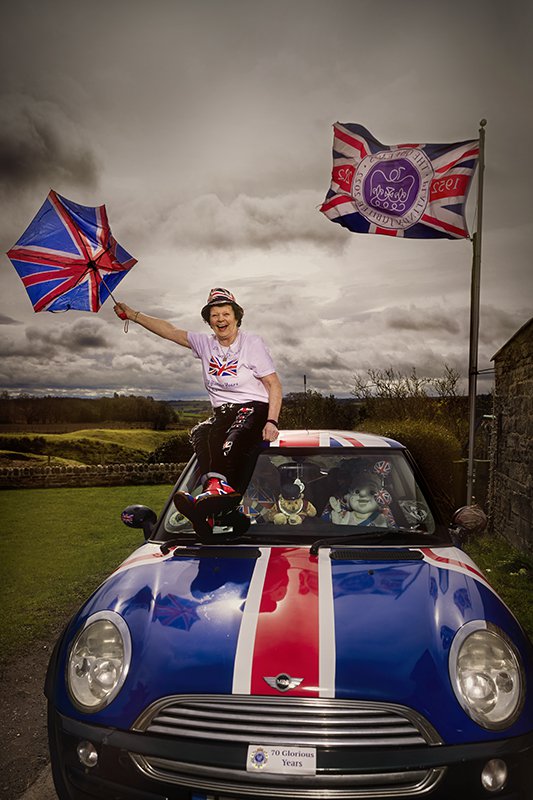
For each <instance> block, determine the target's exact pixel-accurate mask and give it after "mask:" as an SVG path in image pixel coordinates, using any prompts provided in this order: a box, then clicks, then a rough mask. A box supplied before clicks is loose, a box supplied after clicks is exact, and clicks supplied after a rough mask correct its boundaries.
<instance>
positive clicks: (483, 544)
mask: <svg viewBox="0 0 533 800" xmlns="http://www.w3.org/2000/svg"><path fill="white" fill-rule="evenodd" d="M464 549H465V551H466V552H467V553H468V555H469V556H470V557H471V558H473V559H474V561H475V562H476V564H477V565H478V567H479V568H480V569H481V570H482V571H483V572H484V573H485V575H486V577H487V580H488V581H489V583H490V584H491V586H493V587H494V588H495V589H496V591H497V592H498V594H499V595H500V597H501V598H502V599H503V600H504V601H505V603H507V605H508V606H509V608H510V609H511V611H512V612H513V614H514V615H515V616H516V617H518V619H519V621H520V623H521V624H522V627H523V628H524V629H525V630H526V631H527V633H528V634H529V637H530V639H531V640H533V558H531V557H529V556H525V555H524V554H523V553H520V552H519V551H518V550H515V549H514V548H513V547H510V545H509V544H508V543H507V542H506V540H505V539H503V538H502V537H501V536H489V535H488V534H485V535H484V536H477V537H473V538H472V540H471V541H470V542H468V543H467V544H465V546H464Z"/></svg>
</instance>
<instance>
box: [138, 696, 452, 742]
mask: <svg viewBox="0 0 533 800" xmlns="http://www.w3.org/2000/svg"><path fill="white" fill-rule="evenodd" d="M133 727H134V730H137V731H145V732H147V733H152V734H158V735H165V736H172V737H180V738H186V739H206V740H215V741H229V742H235V743H238V742H241V743H249V742H260V743H261V744H278V743H279V742H283V743H284V744H286V745H300V746H304V745H305V746H310V747H317V748H319V747H343V748H344V747H351V748H359V747H400V746H401V747H405V746H408V745H415V746H416V745H418V746H420V745H426V744H439V743H441V740H440V738H439V736H438V735H437V733H436V731H435V730H434V729H433V728H432V727H431V726H430V725H429V724H428V723H427V721H426V720H425V719H424V718H423V717H421V716H420V715H418V714H417V713H416V712H414V711H413V710H412V709H409V708H405V707H403V706H396V705H393V704H391V703H373V702H362V701H350V700H329V699H322V698H300V697H298V698H294V697H244V696H237V695H234V696H230V697H221V696H219V695H215V696H212V695H184V696H174V697H167V698H165V699H163V700H159V701H157V702H156V703H154V704H152V705H151V706H150V707H149V708H148V709H147V710H146V711H145V712H144V713H143V714H142V715H141V717H139V719H138V720H137V721H136V723H135V725H134V726H133Z"/></svg>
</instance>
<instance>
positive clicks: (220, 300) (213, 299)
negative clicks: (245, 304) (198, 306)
mask: <svg viewBox="0 0 533 800" xmlns="http://www.w3.org/2000/svg"><path fill="white" fill-rule="evenodd" d="M225 305H230V306H232V307H233V310H234V312H235V316H236V317H237V320H239V321H240V320H241V319H242V316H243V314H244V310H243V309H242V308H241V306H240V305H239V304H238V303H237V301H236V300H235V295H234V294H232V293H231V292H230V291H229V290H228V289H223V288H221V287H220V286H218V287H216V288H215V289H211V291H210V292H209V297H208V298H207V303H206V304H205V306H204V307H203V308H202V317H203V319H205V321H206V322H209V312H210V309H211V307H212V306H225Z"/></svg>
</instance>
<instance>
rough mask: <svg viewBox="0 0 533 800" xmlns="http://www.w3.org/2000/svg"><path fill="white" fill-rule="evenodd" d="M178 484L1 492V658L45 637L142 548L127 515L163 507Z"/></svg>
mask: <svg viewBox="0 0 533 800" xmlns="http://www.w3.org/2000/svg"><path fill="white" fill-rule="evenodd" d="M170 489H171V486H170V485H168V486H167V485H161V486H116V487H109V488H81V489H16V490H7V491H3V492H2V493H1V494H0V502H1V510H0V521H1V530H2V536H1V537H0V602H1V608H2V615H3V619H4V620H9V624H5V623H4V624H3V625H2V626H0V657H1V658H2V660H3V659H4V658H9V657H10V656H12V655H13V654H14V653H15V652H17V651H19V650H21V649H24V648H26V647H28V646H29V645H30V644H31V642H32V641H33V640H34V639H42V638H46V637H47V636H48V635H50V634H51V632H52V631H54V630H56V629H57V625H58V622H61V621H62V620H63V619H65V617H66V615H67V614H68V613H69V612H70V611H72V610H74V608H75V607H77V606H78V605H81V603H82V602H83V600H84V599H85V598H86V597H87V596H88V595H89V594H90V592H91V591H92V590H93V589H95V588H96V586H98V584H99V583H100V582H101V581H102V580H103V578H105V577H106V575H108V574H109V573H110V572H111V571H112V570H113V569H114V567H116V566H117V565H118V564H119V563H120V562H121V561H122V560H123V559H124V558H125V557H126V556H127V555H128V553H130V552H131V551H132V550H133V549H134V548H135V547H137V546H139V545H141V544H142V542H143V541H144V540H143V535H142V531H138V530H132V529H131V528H127V527H126V526H125V525H124V524H123V523H122V522H121V521H120V512H121V511H122V510H123V509H124V508H125V507H126V506H127V505H130V504H131V503H137V502H138V503H143V504H144V505H147V506H150V507H151V508H153V509H154V511H156V512H159V511H160V510H161V508H162V507H163V504H164V502H165V500H166V498H167V497H168V495H169V492H170Z"/></svg>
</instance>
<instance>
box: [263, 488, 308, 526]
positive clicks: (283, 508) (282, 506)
mask: <svg viewBox="0 0 533 800" xmlns="http://www.w3.org/2000/svg"><path fill="white" fill-rule="evenodd" d="M299 483H300V482H299V481H297V482H295V483H289V484H285V485H284V486H282V487H281V493H280V494H279V496H278V499H277V502H276V504H275V506H273V507H272V508H271V509H269V510H268V512H267V514H266V519H267V521H268V522H273V523H274V525H301V524H302V522H303V520H304V519H305V518H306V517H315V516H316V508H315V507H314V505H313V504H312V503H311V502H310V501H309V500H306V499H305V498H304V496H303V484H300V485H298V484H299Z"/></svg>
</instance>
